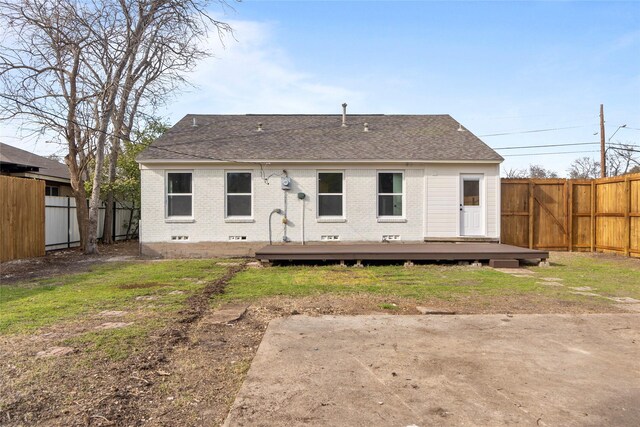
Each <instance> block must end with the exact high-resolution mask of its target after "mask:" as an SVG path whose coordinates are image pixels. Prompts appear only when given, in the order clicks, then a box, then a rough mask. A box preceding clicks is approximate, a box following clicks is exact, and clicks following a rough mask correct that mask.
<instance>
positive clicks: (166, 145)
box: [137, 114, 503, 163]
mask: <svg viewBox="0 0 640 427" xmlns="http://www.w3.org/2000/svg"><path fill="white" fill-rule="evenodd" d="M194 119H195V123H196V126H193V121H194ZM259 123H262V131H258V124H259ZM364 123H368V128H369V131H368V132H364ZM341 124H342V116H341V115H339V114H333V115H192V114H189V115H187V116H185V117H184V118H182V120H180V121H179V122H178V123H177V124H176V125H175V126H173V127H172V128H171V129H169V130H168V131H167V132H166V133H165V134H164V135H162V136H161V137H160V138H158V139H157V140H156V141H154V142H153V143H152V144H151V145H150V146H149V147H148V148H147V149H145V150H144V151H143V152H142V153H140V155H138V158H137V160H138V161H139V162H141V163H144V162H145V161H147V160H206V159H212V160H265V161H269V160H274V161H276V160H298V161H304V160H309V161H332V160H407V161H449V160H451V161H455V160H471V161H473V160H483V161H501V160H503V159H502V157H501V156H500V155H499V154H498V153H496V152H495V151H493V150H492V149H491V148H490V147H489V146H487V145H486V144H485V143H484V142H482V141H481V140H480V139H479V138H478V137H476V136H475V135H473V134H472V133H471V132H469V131H468V130H464V131H462V132H461V131H459V130H458V126H459V125H458V122H457V121H455V120H454V119H453V118H452V117H451V116H449V115H347V127H342V126H341Z"/></svg>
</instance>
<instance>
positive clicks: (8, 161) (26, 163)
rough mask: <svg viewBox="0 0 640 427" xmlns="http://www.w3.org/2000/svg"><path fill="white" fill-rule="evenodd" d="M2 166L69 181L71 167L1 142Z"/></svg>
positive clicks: (10, 169) (24, 172)
mask: <svg viewBox="0 0 640 427" xmlns="http://www.w3.org/2000/svg"><path fill="white" fill-rule="evenodd" d="M0 168H2V170H3V171H9V172H15V173H20V174H26V175H30V176H38V177H42V179H47V178H49V177H50V178H56V180H58V181H59V180H63V181H65V182H69V181H70V179H69V169H68V168H67V166H66V165H64V164H62V163H60V162H57V161H56V160H53V159H48V158H46V157H42V156H38V155H37V154H33V153H30V152H29V151H25V150H21V149H20V148H16V147H13V146H11V145H7V144H3V143H1V142H0Z"/></svg>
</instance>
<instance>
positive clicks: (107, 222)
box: [102, 138, 119, 244]
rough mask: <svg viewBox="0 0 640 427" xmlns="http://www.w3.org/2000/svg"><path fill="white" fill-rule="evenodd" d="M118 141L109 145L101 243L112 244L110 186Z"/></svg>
mask: <svg viewBox="0 0 640 427" xmlns="http://www.w3.org/2000/svg"><path fill="white" fill-rule="evenodd" d="M118 142H119V141H118V140H117V139H116V138H113V141H112V144H111V154H110V155H109V191H108V192H107V197H106V206H105V210H104V225H103V227H102V243H105V244H112V243H113V240H114V239H113V216H114V215H115V214H116V213H115V212H114V210H113V201H114V197H113V189H112V187H111V186H112V185H113V183H114V182H115V180H116V165H117V162H118V145H119V144H118Z"/></svg>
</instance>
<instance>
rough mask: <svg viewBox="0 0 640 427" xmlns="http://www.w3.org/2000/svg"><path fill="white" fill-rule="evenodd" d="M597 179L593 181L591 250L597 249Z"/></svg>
mask: <svg viewBox="0 0 640 427" xmlns="http://www.w3.org/2000/svg"><path fill="white" fill-rule="evenodd" d="M596 206H597V204H596V181H595V180H593V181H591V223H590V225H591V230H589V231H590V233H589V234H590V236H591V252H595V251H596Z"/></svg>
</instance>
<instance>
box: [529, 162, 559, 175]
mask: <svg viewBox="0 0 640 427" xmlns="http://www.w3.org/2000/svg"><path fill="white" fill-rule="evenodd" d="M528 175H529V178H558V173H557V172H554V171H552V170H550V169H545V168H544V167H542V166H540V165H529V173H528Z"/></svg>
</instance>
